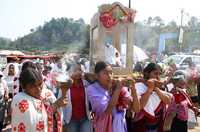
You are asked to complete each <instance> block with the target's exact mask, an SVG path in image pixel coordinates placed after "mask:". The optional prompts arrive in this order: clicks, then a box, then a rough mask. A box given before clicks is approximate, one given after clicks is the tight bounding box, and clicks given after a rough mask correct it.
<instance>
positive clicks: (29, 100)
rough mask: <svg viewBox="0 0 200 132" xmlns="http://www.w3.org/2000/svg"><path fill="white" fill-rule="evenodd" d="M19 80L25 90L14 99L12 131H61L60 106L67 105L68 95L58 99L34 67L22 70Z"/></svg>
mask: <svg viewBox="0 0 200 132" xmlns="http://www.w3.org/2000/svg"><path fill="white" fill-rule="evenodd" d="M19 82H20V86H21V87H22V89H23V91H22V92H20V93H18V94H17V95H16V96H14V98H13V101H12V105H11V108H12V121H11V125H12V131H13V132H61V131H62V129H61V128H62V122H61V113H60V112H59V110H58V108H59V107H62V106H65V105H66V103H67V99H66V96H62V97H61V98H59V99H58V100H56V98H55V96H54V95H53V93H52V92H51V91H50V90H48V89H46V88H44V87H43V79H42V75H41V72H39V71H38V70H37V69H34V68H30V67H29V68H26V69H24V70H22V72H21V73H20V77H19ZM62 87H65V86H62ZM54 117H56V120H55V119H54ZM54 121H56V123H55V122H54ZM54 124H55V126H54Z"/></svg>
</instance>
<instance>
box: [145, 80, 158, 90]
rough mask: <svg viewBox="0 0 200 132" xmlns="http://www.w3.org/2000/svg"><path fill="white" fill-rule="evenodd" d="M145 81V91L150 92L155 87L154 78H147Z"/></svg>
mask: <svg viewBox="0 0 200 132" xmlns="http://www.w3.org/2000/svg"><path fill="white" fill-rule="evenodd" d="M146 83H147V87H148V90H147V92H152V91H153V90H154V89H155V87H156V84H155V79H149V80H147V82H146Z"/></svg>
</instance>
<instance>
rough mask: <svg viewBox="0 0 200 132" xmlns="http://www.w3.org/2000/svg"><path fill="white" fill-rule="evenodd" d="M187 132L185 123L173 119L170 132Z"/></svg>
mask: <svg viewBox="0 0 200 132" xmlns="http://www.w3.org/2000/svg"><path fill="white" fill-rule="evenodd" d="M187 131H188V127H187V121H182V120H180V119H178V118H177V117H175V118H174V120H173V122H172V126H171V131H170V132H187Z"/></svg>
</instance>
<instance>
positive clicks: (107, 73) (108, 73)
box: [97, 66, 113, 86]
mask: <svg viewBox="0 0 200 132" xmlns="http://www.w3.org/2000/svg"><path fill="white" fill-rule="evenodd" d="M112 75H113V72H112V67H111V66H107V67H106V68H105V69H103V70H101V71H100V72H99V73H98V74H97V78H98V81H99V82H100V83H101V84H103V85H104V86H109V84H110V83H111V80H112Z"/></svg>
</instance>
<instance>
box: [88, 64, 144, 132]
mask: <svg viewBox="0 0 200 132" xmlns="http://www.w3.org/2000/svg"><path fill="white" fill-rule="evenodd" d="M95 74H96V76H97V81H96V82H95V83H94V84H92V85H90V86H89V87H88V88H87V95H88V99H89V101H90V103H91V106H92V111H93V112H94V115H95V117H94V129H95V132H127V127H126V120H125V111H126V109H127V108H126V107H124V105H122V104H123V103H122V102H123V101H124V100H123V99H120V93H122V94H123V93H125V95H122V96H121V97H124V98H125V97H126V90H122V89H123V85H122V84H123V83H122V81H120V80H117V81H114V82H113V80H112V67H111V66H110V65H108V64H106V63H105V62H98V63H97V64H96V66H95ZM122 91H123V92H122ZM131 91H132V92H131V96H132V98H133V99H132V100H131V101H130V104H131V108H132V110H134V111H138V110H139V109H140V108H139V100H138V98H137V94H136V90H135V89H134V85H133V84H132V85H131ZM119 99H120V100H121V101H122V102H120V100H119ZM125 102H126V101H125ZM121 103H122V104H121ZM125 104H126V103H125Z"/></svg>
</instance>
